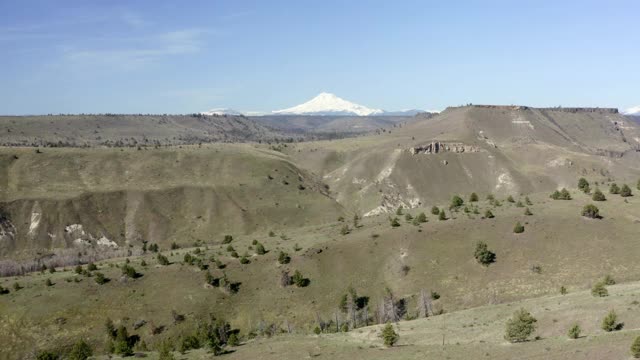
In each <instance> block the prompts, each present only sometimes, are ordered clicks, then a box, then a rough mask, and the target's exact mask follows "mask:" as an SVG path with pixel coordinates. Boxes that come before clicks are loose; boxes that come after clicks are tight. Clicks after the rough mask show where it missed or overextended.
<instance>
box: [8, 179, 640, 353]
mask: <svg viewBox="0 0 640 360" xmlns="http://www.w3.org/2000/svg"><path fill="white" fill-rule="evenodd" d="M573 195H574V200H571V201H554V200H551V199H549V198H548V194H543V193H540V194H534V195H530V198H531V200H532V202H533V205H532V206H530V209H531V211H532V212H533V215H531V216H526V215H524V214H523V212H524V208H520V207H517V206H515V204H512V203H509V202H506V201H504V202H503V203H502V206H500V207H495V208H494V207H491V206H490V205H489V203H488V202H487V201H485V200H482V201H480V202H479V203H478V207H479V210H480V213H481V214H482V213H484V210H485V209H486V208H491V209H492V211H493V212H494V214H495V215H496V217H495V218H494V219H482V218H481V216H479V215H474V214H472V213H471V214H466V213H464V212H463V211H462V210H460V212H458V213H455V212H453V213H450V212H449V211H447V214H449V220H446V221H439V220H437V217H436V216H435V215H431V214H429V215H428V222H427V223H425V224H423V225H421V226H419V227H418V226H414V225H411V224H408V223H406V222H405V221H404V220H401V223H402V225H401V226H400V227H397V228H392V227H391V226H390V225H389V222H388V219H387V216H385V215H381V216H377V217H371V218H367V219H365V220H364V221H363V223H362V227H360V228H357V229H352V230H353V231H352V232H351V233H350V234H348V235H341V234H340V229H341V227H342V226H343V223H342V222H334V223H332V224H329V225H315V226H307V227H302V228H292V229H290V230H287V231H277V233H276V234H275V236H273V237H271V236H269V235H268V234H267V233H266V232H259V233H253V234H251V235H236V236H235V237H234V240H233V242H232V243H231V244H232V245H233V247H234V248H235V250H236V251H237V252H238V253H239V254H240V255H242V254H243V253H245V252H247V253H248V254H249V255H250V257H249V259H250V261H251V263H249V264H244V265H243V264H240V262H239V261H238V259H235V258H232V257H231V256H230V253H229V252H228V251H227V250H226V247H227V245H223V244H221V243H220V241H221V240H222V239H221V238H218V239H216V241H215V242H209V243H206V244H204V245H203V246H201V247H200V249H201V253H202V255H201V257H202V258H203V259H204V260H205V263H206V264H209V265H210V266H211V268H210V271H211V273H212V274H214V275H215V276H222V273H223V271H224V273H226V274H227V276H228V278H229V279H230V280H231V281H233V282H240V283H241V284H240V289H239V292H238V293H237V294H227V293H224V292H222V291H220V290H219V289H217V288H211V287H208V286H206V285H205V282H204V276H205V272H204V271H201V270H199V269H198V268H197V267H195V266H190V265H185V264H182V263H181V262H182V258H183V256H184V254H185V253H186V252H193V251H194V248H186V249H179V250H174V251H168V250H167V251H164V253H165V254H166V255H167V256H168V257H169V259H170V261H171V262H172V264H171V265H169V266H160V265H158V264H157V260H156V259H155V255H154V254H149V255H146V256H143V257H140V258H131V264H132V265H133V266H134V267H135V268H136V269H137V270H138V271H139V272H140V273H142V274H143V276H142V277H140V278H138V279H135V280H131V279H129V280H127V281H124V280H122V279H121V274H120V269H118V268H117V267H116V266H122V265H123V262H124V259H114V260H111V261H107V262H104V263H101V264H99V267H100V269H99V271H101V272H103V273H104V274H105V275H106V276H107V277H108V278H110V279H111V281H110V282H109V283H107V284H104V285H98V284H96V283H95V282H94V280H93V278H88V277H85V276H82V275H76V274H74V273H73V272H72V269H71V268H69V269H67V271H62V269H60V270H59V271H57V272H55V273H53V274H49V273H45V274H32V275H29V276H26V277H20V278H15V279H14V278H5V279H2V280H0V284H1V285H2V286H4V287H5V288H10V289H11V287H12V284H13V282H15V281H18V282H19V283H20V285H21V286H23V287H24V288H23V289H21V290H19V291H12V292H11V293H10V294H7V295H3V296H2V297H0V311H2V313H3V314H6V316H3V317H2V320H0V340H1V341H2V342H3V344H5V347H4V348H5V351H7V353H11V354H21V351H23V349H25V347H26V346H35V347H36V348H40V349H46V348H51V347H56V346H59V345H60V344H65V343H69V342H72V341H75V340H76V339H78V338H80V337H83V338H87V339H89V340H90V341H91V343H92V344H93V345H94V347H95V348H96V349H98V350H99V351H103V350H104V348H103V347H104V343H105V336H104V329H103V323H104V321H105V320H106V319H107V318H111V319H113V320H114V321H116V323H122V324H126V325H127V326H129V327H131V326H132V324H133V323H134V322H136V321H138V320H141V319H144V320H145V321H147V322H148V324H151V323H153V324H155V326H160V325H162V326H165V327H166V330H165V331H164V332H163V333H162V334H160V335H152V334H151V333H150V330H149V326H150V325H147V326H145V327H142V328H141V329H139V330H137V331H135V333H136V334H138V335H140V336H141V338H142V339H144V340H145V342H146V343H147V344H149V346H151V347H153V346H155V345H157V344H159V343H160V342H161V341H162V340H164V339H173V340H176V339H179V338H180V337H181V336H183V335H185V334H189V333H190V332H192V331H193V330H194V328H195V324H196V322H197V319H199V318H202V317H203V316H206V314H209V313H213V314H215V315H216V316H218V317H224V318H225V319H227V320H228V321H230V322H231V324H232V325H233V326H234V327H235V328H238V329H240V331H241V333H242V334H245V335H246V334H247V333H248V332H249V331H250V330H252V329H255V328H256V327H257V326H258V324H259V323H260V322H264V323H266V324H270V323H273V324H275V325H276V326H277V327H280V328H283V327H284V324H285V322H286V323H289V324H290V326H291V327H292V331H293V332H294V333H296V334H299V335H300V334H308V333H310V332H311V330H312V328H313V327H314V326H315V318H316V315H317V314H319V315H320V316H321V317H323V318H325V319H327V318H330V317H332V316H333V314H334V313H335V312H336V309H337V305H338V301H339V298H340V296H341V295H342V294H343V293H344V292H345V291H346V289H347V287H348V286H350V285H351V286H353V287H355V288H356V290H357V291H358V293H359V294H362V295H366V296H369V297H370V299H371V300H370V306H371V308H372V309H374V308H375V304H377V303H378V302H379V299H380V297H381V296H382V294H383V290H384V288H385V287H389V288H391V290H392V291H393V292H394V293H395V294H396V296H397V297H398V298H404V299H406V301H407V304H408V306H407V309H408V315H413V314H414V313H415V310H414V303H415V296H416V295H417V293H418V292H419V291H420V290H421V289H428V290H434V291H437V292H438V293H440V294H441V298H440V299H439V300H437V301H435V306H436V308H438V309H443V310H444V311H445V312H447V313H449V312H453V311H458V310H464V309H472V308H476V307H478V306H485V305H497V304H501V305H500V306H502V308H501V307H498V306H496V307H495V309H496V310H495V311H499V309H503V308H504V306H506V305H504V304H505V303H508V302H511V301H517V300H520V299H527V298H532V297H533V298H535V297H540V296H549V295H555V294H557V293H558V291H559V288H560V286H566V287H567V288H568V289H569V292H570V293H576V292H579V291H586V289H589V288H590V287H591V285H592V284H593V283H594V282H596V281H598V279H600V278H602V277H603V276H604V275H606V274H611V275H612V276H613V277H614V278H616V280H618V281H619V282H628V281H634V280H638V278H639V276H638V274H640V265H639V264H638V262H637V259H636V255H635V254H637V253H638V251H640V243H638V242H637V232H636V228H637V223H638V221H639V220H640V206H638V201H637V199H636V197H631V198H626V199H623V198H621V197H619V196H614V195H608V197H609V199H608V200H607V201H606V202H601V203H598V206H599V207H600V210H601V214H602V216H603V218H602V219H599V220H590V219H586V218H583V217H581V216H580V211H581V209H582V206H583V205H584V204H586V203H589V202H590V200H589V197H588V196H587V195H584V194H581V193H579V192H577V191H574V193H573ZM517 199H518V196H516V200H517ZM442 205H446V204H442ZM424 210H425V212H427V213H428V209H424ZM418 211H419V209H417V210H411V211H410V212H411V213H412V214H414V215H416V214H417V212H418ZM516 221H520V222H521V223H522V224H524V225H525V232H524V233H522V234H514V233H513V227H514V225H515V223H516ZM234 235H235V234H234ZM254 239H256V240H258V241H260V242H261V243H263V244H264V246H265V247H266V249H267V250H268V251H269V252H268V253H267V254H265V255H261V256H258V255H254V253H255V250H254V249H255V248H254V249H251V248H250V247H251V246H252V245H251V243H252V241H253V240H254ZM479 240H482V241H485V242H487V243H488V245H489V248H490V249H491V250H492V251H494V252H495V253H496V254H497V262H496V263H495V264H492V265H490V266H489V267H483V266H481V265H479V264H478V263H476V261H475V259H474V258H473V251H474V245H475V243H476V241H479ZM296 248H298V249H299V250H298V251H296ZM280 250H283V251H286V252H287V253H289V254H290V255H291V257H292V261H291V263H290V264H287V265H282V264H279V263H278V262H277V257H278V253H279V251H280ZM212 256H213V257H215V258H216V259H219V260H221V261H222V262H223V263H225V264H226V268H225V269H224V270H220V269H215V268H214V266H213V263H211V262H210V261H209V259H210V258H211V257H212ZM142 260H144V261H145V262H146V263H147V266H146V267H143V266H141V265H140V262H141V261H142ZM110 264H113V265H110ZM404 265H406V266H408V267H409V270H408V271H407V272H406V274H405V273H404V272H403V270H402V268H403V266H404ZM534 265H535V266H538V267H539V268H540V271H539V272H534V271H532V267H533V266H534ZM282 269H288V270H290V271H291V272H293V271H295V270H300V271H301V272H302V274H304V275H305V276H306V277H308V278H309V279H310V284H309V286H307V287H304V288H296V287H294V286H292V287H287V288H281V287H280V285H279V276H280V271H281V270H282ZM76 278H77V279H78V280H79V282H75V280H74V279H76ZM46 279H51V281H52V282H53V283H54V285H53V286H49V287H47V286H45V281H46ZM614 298H616V296H611V297H609V298H607V299H605V300H603V301H608V299H614ZM556 299H557V298H556ZM563 299H564V297H563ZM566 299H571V297H567V298H566ZM492 308H494V306H487V307H485V308H484V309H485V310H484V311H489V310H488V309H492ZM172 310H175V311H176V312H177V313H179V314H184V315H185V316H186V319H187V320H186V321H184V322H183V323H180V324H174V323H173V320H172V315H171V311H172ZM512 310H513V309H509V312H511V311H512ZM622 310H623V309H621V310H620V311H622ZM492 311H493V310H492ZM603 311H604V310H603ZM456 313H457V312H456ZM459 314H464V312H460V313H459ZM508 315H509V313H507V314H504V316H508ZM341 316H342V315H341ZM445 316H449V315H445ZM598 316H599V315H598ZM434 319H436V318H434ZM422 321H426V322H427V323H428V322H429V321H431V320H422ZM406 324H409V323H406ZM406 324H405V323H401V325H400V326H401V329H402V328H403V327H404V326H405V325H406ZM585 326H586V325H585ZM543 328H544V327H542V326H541V329H543ZM452 329H453V328H452ZM544 329H545V330H541V331H543V334H545V333H544V331H547V330H546V328H544ZM358 331H361V330H356V331H355V332H352V333H350V335H354V334H358ZM362 331H364V330H362ZM496 331H497V330H496ZM558 331H560V330H558ZM562 331H564V330H562ZM354 336H355V335H354ZM407 336H408V337H405V338H410V335H409V334H407ZM451 336H452V338H451V339H455V337H454V335H453V333H452V335H451ZM460 336H462V335H460ZM496 336H497V335H496ZM544 336H545V337H546V336H547V335H544ZM370 337H371V336H365V339H362V340H363V341H364V340H366V339H367V338H370ZM328 338H329V339H332V337H331V336H329V337H328ZM302 339H304V340H301V344H308V343H309V341H311V342H312V343H313V342H314V341H317V340H315V339H313V338H307V337H302ZM339 339H342V338H339ZM355 340H357V337H356V338H354V339H351V340H348V341H347V344H346V345H345V346H347V347H350V346H353V347H352V349H353V350H354V351H361V350H360V349H358V347H359V346H360V347H364V348H365V349H367V348H366V346H363V345H362V344H357V342H356V343H353V345H349V344H351V342H352V341H355ZM627 340H628V339H626V338H625V340H624V341H627ZM260 341H262V340H260ZM260 341H258V342H260ZM281 341H284V342H285V343H286V341H288V340H286V338H283V339H280V338H278V339H277V340H275V341H274V343H273V345H272V346H274V348H276V349H277V348H278V347H279V346H284V345H279V344H280V342H281ZM322 341H325V340H322ZM326 341H330V340H326ZM331 341H333V340H331ZM331 341H330V342H329V344H331V343H332V342H331ZM336 341H338V342H344V340H336ZM434 341H435V340H434ZM545 341H546V340H545ZM589 341H591V340H589ZM593 341H596V339H594V340H593ZM436 342H437V341H436ZM407 344H408V343H407ZM450 344H453V342H452V343H450ZM304 346H306V345H304ZM304 346H303V348H304ZM314 346H315V345H314ZM327 346H333V345H327ZM367 346H368V345H367ZM461 346H463V347H464V345H461ZM496 346H497V347H496V348H495V349H494V350H495V351H497V354H500V353H501V352H500V351H498V350H499V349H502V346H503V345H500V346H498V345H496ZM524 346H525V347H526V346H530V345H528V344H525V345H524ZM407 347H409V345H407ZM594 347H597V346H596V345H594ZM246 348H247V349H251V346H247V347H246ZM401 348H403V347H401ZM453 348H454V350H455V349H456V347H453ZM256 351H257V350H256ZM366 351H373V350H366ZM377 351H379V350H375V351H373V353H376V352H377ZM391 351H396V350H395V349H394V350H391ZM398 351H399V350H398ZM430 351H431V350H430ZM434 351H436V350H434ZM274 352H275V353H276V354H277V353H278V352H279V351H278V350H274ZM348 353H349V352H346V353H345V354H348ZM464 353H465V351H464V350H461V351H460V354H464ZM380 354H381V356H384V355H382V354H383V353H382V352H381V353H380ZM240 355H241V352H240V351H238V356H240ZM274 356H275V355H274ZM506 356H507V355H505V357H506ZM249 357H250V356H249ZM16 358H19V355H18V356H17V357H16Z"/></svg>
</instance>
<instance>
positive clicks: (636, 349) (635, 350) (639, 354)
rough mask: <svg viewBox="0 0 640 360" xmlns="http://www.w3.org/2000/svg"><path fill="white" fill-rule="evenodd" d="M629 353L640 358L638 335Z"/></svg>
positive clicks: (639, 338) (639, 339) (639, 337)
mask: <svg viewBox="0 0 640 360" xmlns="http://www.w3.org/2000/svg"><path fill="white" fill-rule="evenodd" d="M639 187H640V186H639ZM631 355H632V356H633V357H634V358H636V359H640V336H638V337H636V339H635V340H633V343H632V344H631Z"/></svg>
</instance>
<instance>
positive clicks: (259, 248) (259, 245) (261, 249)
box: [256, 243, 267, 255]
mask: <svg viewBox="0 0 640 360" xmlns="http://www.w3.org/2000/svg"><path fill="white" fill-rule="evenodd" d="M266 253H267V250H266V249H265V248H264V245H262V243H257V244H256V254H258V255H264V254H266Z"/></svg>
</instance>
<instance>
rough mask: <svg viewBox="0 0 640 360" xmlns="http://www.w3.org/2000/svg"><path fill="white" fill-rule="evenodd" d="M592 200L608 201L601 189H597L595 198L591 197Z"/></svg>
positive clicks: (594, 193)
mask: <svg viewBox="0 0 640 360" xmlns="http://www.w3.org/2000/svg"><path fill="white" fill-rule="evenodd" d="M591 200H593V201H605V200H607V198H606V197H605V196H604V194H603V193H602V191H600V189H598V188H596V190H595V191H594V192H593V196H591Z"/></svg>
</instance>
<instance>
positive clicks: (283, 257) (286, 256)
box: [278, 251, 291, 264]
mask: <svg viewBox="0 0 640 360" xmlns="http://www.w3.org/2000/svg"><path fill="white" fill-rule="evenodd" d="M278 262H279V263H280V264H288V263H289V262H291V257H290V256H289V254H287V253H286V252H284V251H280V255H278Z"/></svg>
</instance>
